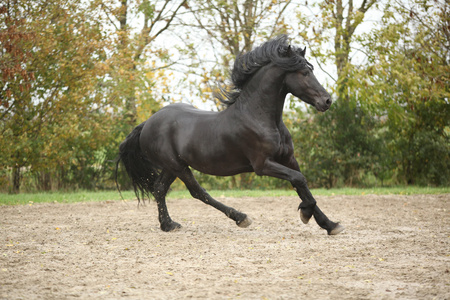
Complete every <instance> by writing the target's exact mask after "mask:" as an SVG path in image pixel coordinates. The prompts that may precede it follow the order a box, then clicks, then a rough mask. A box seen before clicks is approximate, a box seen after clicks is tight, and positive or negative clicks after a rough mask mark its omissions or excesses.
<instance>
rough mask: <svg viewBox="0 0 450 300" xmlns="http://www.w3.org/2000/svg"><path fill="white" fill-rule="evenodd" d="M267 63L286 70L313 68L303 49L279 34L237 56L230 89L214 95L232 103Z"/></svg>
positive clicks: (223, 101)
mask: <svg viewBox="0 0 450 300" xmlns="http://www.w3.org/2000/svg"><path fill="white" fill-rule="evenodd" d="M269 63H274V64H275V65H277V66H279V67H281V68H282V69H284V70H287V71H298V70H301V69H304V68H310V69H313V66H312V65H311V64H310V63H309V62H308V61H307V60H306V59H305V57H304V50H301V49H300V48H298V47H295V46H291V45H289V43H288V36H287V35H280V36H278V37H276V38H274V39H272V40H270V41H268V42H265V43H264V44H262V45H261V46H259V47H256V48H255V49H253V50H252V51H250V52H248V53H245V54H242V55H240V56H238V57H237V58H236V60H235V62H234V66H233V70H232V72H231V82H232V86H231V87H230V89H221V92H220V94H218V95H216V97H217V98H218V99H219V101H220V102H222V103H223V104H225V105H227V106H230V105H232V104H233V103H235V102H236V100H237V99H238V98H239V95H240V93H241V90H242V88H243V87H244V85H245V83H246V82H247V81H248V80H249V79H250V78H251V77H252V76H253V74H255V73H256V72H257V71H258V70H259V69H261V68H262V67H264V66H266V65H268V64H269Z"/></svg>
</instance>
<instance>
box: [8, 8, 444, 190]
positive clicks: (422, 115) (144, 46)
mask: <svg viewBox="0 0 450 300" xmlns="http://www.w3.org/2000/svg"><path fill="white" fill-rule="evenodd" d="M386 2H387V3H386ZM280 33H288V34H289V35H290V37H291V38H292V43H293V44H295V45H299V46H300V45H305V46H307V47H308V50H307V57H308V59H309V60H310V62H311V63H312V64H313V65H315V67H316V74H317V75H318V76H319V79H320V81H322V82H323V83H324V85H326V86H327V88H328V90H329V91H330V92H331V93H332V95H333V98H334V100H335V103H334V104H333V106H332V108H331V109H330V110H329V111H328V112H326V113H317V112H316V111H314V109H310V108H308V107H306V105H304V104H302V103H301V102H299V101H298V100H295V99H292V100H291V101H289V107H287V108H286V110H285V118H284V120H285V123H286V124H287V126H288V127H289V128H290V131H291V133H292V135H293V138H294V143H295V145H296V151H297V153H296V156H297V158H298V160H299V162H300V165H301V168H302V170H303V172H304V174H305V176H306V177H307V178H308V181H309V184H310V186H312V187H339V186H381V185H397V184H415V185H433V186H435V185H436V186H438V185H440V186H446V185H447V186H448V185H449V183H450V157H449V156H450V155H449V154H450V143H449V136H450V127H449V122H450V106H449V104H450V103H449V101H450V84H449V75H450V67H449V63H450V5H449V4H448V1H445V0H442V1H437V0H436V1H435V0H433V1H422V0H421V1H419V0H405V1H376V0H362V1H355V2H354V1H341V0H334V1H277V0H273V1H272V0H267V1H266V0H259V1H251V0H240V1H237V0H226V1H219V0H212V1H200V0H189V1H186V0H184V1H181V0H180V1H169V0H158V1H156V0H155V1H153V0H152V1H150V0H134V1H132V0H120V1H119V0H88V1H76V0H35V1H28V0H4V1H2V3H1V4H0V44H1V50H0V138H1V139H0V149H1V151H0V167H1V169H0V191H1V192H19V191H36V190H57V189H63V190H74V189H112V188H114V180H113V179H114V169H115V163H114V159H115V157H116V155H117V151H118V145H119V144H120V142H121V141H122V140H123V139H124V138H125V137H126V135H127V134H128V133H129V132H130V131H131V129H132V128H133V127H134V126H135V125H137V124H139V123H140V122H142V121H144V120H145V119H147V118H148V117H149V116H150V115H151V114H152V113H154V112H155V111H157V110H158V109H160V108H161V107H162V106H164V105H167V104H168V103H172V102H178V101H183V102H188V103H192V102H194V104H197V105H199V106H202V107H203V106H204V107H209V109H216V110H220V109H223V108H222V107H220V105H219V104H215V102H213V101H214V100H213V99H214V97H213V92H214V86H217V85H221V84H226V83H227V76H228V72H229V69H230V67H231V65H232V63H233V60H234V58H235V57H236V55H238V54H239V53H241V52H243V51H244V52H245V51H249V50H251V49H252V48H253V47H254V46H255V45H258V44H260V43H261V42H264V41H266V40H267V39H269V38H271V37H274V36H276V35H278V34H280ZM198 179H199V181H200V182H201V183H202V184H203V185H204V186H205V187H206V188H216V189H219V188H266V189H269V188H283V187H289V185H288V184H287V183H285V182H281V181H278V180H275V179H272V178H258V179H256V177H255V176H254V175H253V174H241V175H238V176H234V177H226V178H219V177H211V176H204V175H201V174H198ZM119 181H120V183H121V185H122V187H123V188H129V187H130V184H129V182H128V181H127V180H126V178H125V175H124V174H123V172H120V173H119ZM178 185H180V183H178ZM175 188H176V186H175Z"/></svg>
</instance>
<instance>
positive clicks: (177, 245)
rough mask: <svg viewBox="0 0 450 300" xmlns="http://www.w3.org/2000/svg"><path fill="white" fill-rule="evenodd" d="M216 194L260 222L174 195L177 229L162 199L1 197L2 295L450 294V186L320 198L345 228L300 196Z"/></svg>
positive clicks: (172, 206) (319, 296) (402, 296)
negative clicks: (30, 200) (307, 216)
mask: <svg viewBox="0 0 450 300" xmlns="http://www.w3.org/2000/svg"><path fill="white" fill-rule="evenodd" d="M213 196H214V195H213ZM216 196H217V195H216ZM218 199H220V200H221V201H222V202H224V203H225V204H227V205H230V206H233V207H235V208H236V209H238V210H240V211H243V212H245V213H247V214H248V215H249V216H250V217H251V218H252V219H253V224H252V225H251V226H250V227H248V228H239V227H238V226H236V225H235V224H234V222H233V221H231V220H230V219H228V218H226V217H225V216H224V215H223V214H222V213H220V212H218V211H216V210H215V209H213V208H211V207H208V206H206V205H205V204H203V203H201V202H200V201H198V200H195V199H180V200H169V201H168V207H169V212H170V213H171V216H172V218H173V219H174V220H175V221H177V222H179V223H180V224H181V225H182V226H183V228H182V229H181V230H179V231H176V232H171V233H165V232H162V231H160V229H159V224H158V220H157V215H156V212H157V211H156V204H155V203H154V202H149V203H147V204H146V206H140V207H139V208H138V207H137V202H135V201H127V202H124V201H107V202H96V203H76V204H34V205H31V206H0V299H119V298H126V299H187V298H193V299H301V298H304V299H450V217H449V216H450V214H449V211H450V195H449V194H446V195H415V196H399V195H390V196H375V195H364V196H333V197H317V201H318V204H319V206H320V207H321V209H322V210H323V211H324V212H325V213H326V214H327V215H328V217H330V219H332V220H334V221H341V222H342V224H343V225H344V226H345V227H346V230H345V231H344V232H343V233H342V234H340V235H337V236H328V235H327V234H326V231H324V230H322V229H320V228H319V227H318V226H317V224H316V223H315V221H314V220H311V221H310V223H309V224H308V225H304V224H302V223H301V221H300V220H299V216H298V212H297V206H298V202H299V200H298V198H297V197H279V198H275V197H262V198H241V199H236V198H220V197H218ZM305 297H307V298H305Z"/></svg>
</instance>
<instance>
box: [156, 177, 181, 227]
mask: <svg viewBox="0 0 450 300" xmlns="http://www.w3.org/2000/svg"><path fill="white" fill-rule="evenodd" d="M175 178H176V177H175V176H174V175H172V174H170V173H169V172H166V171H164V170H163V171H162V173H161V175H160V177H159V180H158V181H157V182H156V183H155V185H154V190H153V196H154V197H155V200H156V204H157V205H158V218H159V224H160V227H161V230H162V231H166V232H167V231H172V230H176V229H178V228H180V227H181V225H180V224H178V223H177V222H174V221H172V218H170V216H169V211H168V210H167V205H166V195H167V191H168V190H169V187H170V185H171V184H172V183H173V181H174V180H175Z"/></svg>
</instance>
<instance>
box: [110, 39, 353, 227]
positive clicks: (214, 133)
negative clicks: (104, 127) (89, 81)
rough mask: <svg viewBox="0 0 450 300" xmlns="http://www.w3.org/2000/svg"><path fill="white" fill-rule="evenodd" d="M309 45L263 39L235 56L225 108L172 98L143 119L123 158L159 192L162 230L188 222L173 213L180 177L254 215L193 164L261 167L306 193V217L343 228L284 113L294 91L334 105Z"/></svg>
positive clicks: (207, 168) (244, 220)
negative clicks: (297, 151)
mask: <svg viewBox="0 0 450 300" xmlns="http://www.w3.org/2000/svg"><path fill="white" fill-rule="evenodd" d="M305 50H306V48H305V49H303V50H302V49H299V48H297V47H294V46H291V45H289V44H288V37H287V36H285V35H282V36H279V37H277V38H275V39H273V40H270V41H268V42H266V43H264V44H262V45H261V46H259V47H257V48H255V49H254V50H252V51H250V52H248V53H246V54H244V55H241V56H239V57H238V58H237V59H236V61H235V63H234V67H233V70H232V74H231V81H232V83H233V89H232V91H231V92H223V93H222V95H221V96H219V100H221V101H222V102H224V103H225V104H226V105H227V108H226V109H225V110H223V111H221V112H208V111H201V110H198V109H196V108H194V107H193V106H191V105H187V104H172V105H169V106H167V107H164V108H162V109H161V110H159V111H158V112H157V113H155V114H154V115H153V116H151V117H150V118H149V119H148V120H147V121H145V122H144V123H142V124H140V125H139V126H137V127H136V128H135V129H134V130H133V131H132V132H131V133H130V134H129V135H128V136H127V138H126V139H125V141H124V142H122V144H121V145H120V153H119V159H118V161H117V164H119V162H120V161H122V162H123V164H124V166H125V169H126V170H127V173H128V175H129V177H130V178H131V180H132V183H133V186H134V190H135V192H136V196H137V197H138V199H139V198H140V197H142V196H143V195H147V196H149V194H152V195H153V196H154V198H155V200H156V203H157V206H158V212H159V222H160V224H161V229H162V230H163V231H171V230H174V229H178V228H180V227H181V225H180V224H178V223H176V222H174V221H172V219H171V218H170V216H169V213H168V211H167V206H166V200H165V197H166V194H167V191H168V190H169V187H170V185H171V184H172V183H173V181H174V180H175V179H176V178H177V177H178V178H180V179H181V180H182V181H183V182H184V183H185V185H186V187H187V188H188V189H189V192H190V193H191V195H192V197H194V198H197V199H200V200H201V201H203V202H204V203H206V204H209V205H211V206H213V207H215V208H216V209H218V210H220V211H221V212H223V213H224V214H225V215H226V216H227V217H229V218H231V219H232V220H234V221H235V222H236V224H237V225H238V226H240V227H247V226H249V225H250V224H251V223H252V221H251V219H250V218H249V217H247V215H246V214H244V213H242V212H239V211H237V210H235V209H234V208H231V207H228V206H226V205H224V204H222V203H220V202H218V201H217V200H215V199H213V198H212V197H211V196H210V195H209V194H208V193H207V192H206V191H205V190H204V189H203V188H202V187H201V186H200V185H199V183H198V182H197V181H196V179H195V178H194V176H193V174H192V172H191V169H190V167H191V168H193V169H196V170H198V171H200V172H202V173H205V174H210V175H218V176H230V175H235V174H239V173H243V172H255V173H256V174H257V175H266V176H272V177H276V178H281V179H284V180H288V181H289V182H290V183H291V184H292V185H293V187H294V189H295V190H296V191H297V194H298V195H299V197H300V199H301V200H302V202H301V203H300V206H299V210H300V218H301V220H302V221H303V223H305V224H306V223H308V221H309V219H310V218H311V217H312V216H314V218H315V220H316V222H317V223H318V224H319V226H320V227H322V228H324V229H326V230H327V232H328V234H330V235H332V234H338V233H340V232H341V231H342V230H344V227H343V226H342V225H340V224H338V223H335V222H332V221H330V220H329V219H328V218H327V217H326V216H325V214H324V213H323V212H322V211H321V210H320V209H319V207H318V206H317V205H316V200H315V199H314V197H313V196H312V195H311V193H310V191H309V189H308V186H307V184H306V179H305V177H304V176H303V174H302V173H301V172H300V169H299V166H298V163H297V161H296V159H295V158H294V145H293V143H292V139H291V135H290V133H289V131H288V129H287V128H286V126H285V124H284V123H283V120H282V115H283V106H284V102H285V98H286V95H287V94H288V93H291V94H293V95H294V96H296V97H298V98H300V99H301V100H303V101H304V102H306V103H308V104H310V105H312V106H314V107H315V108H316V109H317V110H318V111H321V112H324V111H326V110H327V109H328V108H329V107H330V105H331V98H330V95H329V94H328V93H327V92H326V91H325V89H324V88H323V87H322V86H321V85H320V84H319V82H318V81H317V79H316V77H315V76H314V74H313V66H312V65H311V64H310V63H309V62H307V61H306V59H305Z"/></svg>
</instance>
